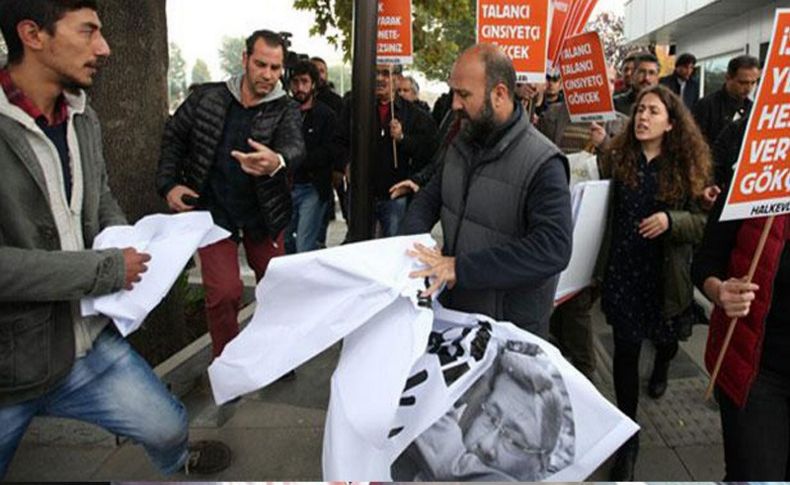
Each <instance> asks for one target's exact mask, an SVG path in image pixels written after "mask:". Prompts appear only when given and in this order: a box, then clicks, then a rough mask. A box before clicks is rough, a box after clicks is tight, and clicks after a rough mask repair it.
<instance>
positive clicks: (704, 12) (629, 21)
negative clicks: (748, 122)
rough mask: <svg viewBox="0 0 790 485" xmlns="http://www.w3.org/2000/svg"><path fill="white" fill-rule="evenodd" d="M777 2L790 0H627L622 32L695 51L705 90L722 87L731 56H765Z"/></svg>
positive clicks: (636, 40)
mask: <svg viewBox="0 0 790 485" xmlns="http://www.w3.org/2000/svg"><path fill="white" fill-rule="evenodd" d="M777 8H790V0H626V3H625V37H626V39H627V40H628V42H629V43H630V44H633V45H645V44H651V43H652V44H659V45H670V46H673V47H674V52H675V53H677V54H681V53H683V52H690V53H692V54H694V55H695V56H696V57H697V59H698V62H697V66H698V71H699V79H700V84H701V86H702V90H701V91H702V95H706V94H709V93H711V92H713V91H715V90H717V89H719V88H720V87H721V85H722V83H723V82H724V74H725V73H726V71H727V62H728V61H729V60H730V59H731V58H732V57H734V56H737V55H740V54H750V55H753V56H755V57H757V58H759V59H760V61H764V60H765V55H766V53H767V51H768V42H769V40H770V38H771V29H772V28H773V20H774V11H775V10H776V9H777Z"/></svg>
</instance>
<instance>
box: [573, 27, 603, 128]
mask: <svg viewBox="0 0 790 485" xmlns="http://www.w3.org/2000/svg"><path fill="white" fill-rule="evenodd" d="M560 74H561V75H562V88H563V90H564V91H565V106H567V108H568V113H570V115H571V121H572V122H574V123H578V122H582V121H607V120H613V119H614V118H615V116H616V115H615V113H614V104H613V103H612V92H611V90H610V89H609V80H608V78H607V76H606V59H604V55H603V45H602V44H601V38H600V37H599V36H598V33H597V32H586V33H584V34H580V35H576V36H573V37H570V38H568V39H565V42H564V43H563V45H562V50H561V51H560Z"/></svg>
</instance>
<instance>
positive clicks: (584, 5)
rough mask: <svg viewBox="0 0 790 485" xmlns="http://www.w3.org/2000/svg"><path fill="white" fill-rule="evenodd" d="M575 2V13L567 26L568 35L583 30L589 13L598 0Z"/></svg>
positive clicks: (579, 0) (588, 18) (579, 32)
mask: <svg viewBox="0 0 790 485" xmlns="http://www.w3.org/2000/svg"><path fill="white" fill-rule="evenodd" d="M577 4H578V7H577V8H578V10H577V14H576V16H575V17H574V18H573V21H572V23H571V24H570V26H569V27H570V30H568V34H570V35H576V34H581V33H582V32H584V26H585V25H587V21H588V20H590V15H592V12H593V10H595V6H596V5H597V4H598V0H577Z"/></svg>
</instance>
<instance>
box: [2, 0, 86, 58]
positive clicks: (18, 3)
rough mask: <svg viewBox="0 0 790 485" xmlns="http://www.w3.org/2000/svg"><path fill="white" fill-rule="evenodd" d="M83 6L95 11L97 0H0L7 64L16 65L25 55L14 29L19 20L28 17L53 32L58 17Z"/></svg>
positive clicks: (60, 17)
mask: <svg viewBox="0 0 790 485" xmlns="http://www.w3.org/2000/svg"><path fill="white" fill-rule="evenodd" d="M82 8H89V9H91V10H98V6H97V4H96V0H0V32H2V33H3V38H4V39H5V43H6V46H7V47H8V64H9V65H11V64H18V63H19V62H21V61H22V58H23V57H24V56H25V49H24V46H23V45H22V39H20V38H19V34H17V31H16V27H17V25H19V22H22V21H24V20H30V21H32V22H35V24H36V25H38V27H39V28H40V29H42V30H44V31H46V32H48V33H49V34H54V33H55V24H56V23H57V22H58V20H60V19H62V18H63V16H64V15H66V13H68V12H72V11H74V10H80V9H82Z"/></svg>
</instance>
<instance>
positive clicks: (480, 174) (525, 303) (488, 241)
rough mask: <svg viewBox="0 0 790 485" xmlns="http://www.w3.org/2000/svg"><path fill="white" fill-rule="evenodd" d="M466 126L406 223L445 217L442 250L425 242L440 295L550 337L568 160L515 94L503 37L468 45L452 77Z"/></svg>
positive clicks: (423, 257)
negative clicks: (501, 46)
mask: <svg viewBox="0 0 790 485" xmlns="http://www.w3.org/2000/svg"><path fill="white" fill-rule="evenodd" d="M450 86H451V87H452V89H453V110H454V111H455V112H456V113H457V115H458V116H459V117H460V118H461V119H462V120H463V122H462V127H461V131H460V133H459V134H458V135H457V136H455V137H454V138H453V139H452V141H450V143H449V145H448V147H447V148H446V150H445V151H444V152H443V154H442V160H441V162H440V171H438V172H437V173H436V174H435V175H434V176H433V177H432V178H431V181H430V182H429V183H428V185H427V186H426V187H425V188H423V189H422V190H420V191H419V192H418V193H417V195H416V196H415V198H414V201H413V202H412V204H411V206H410V208H409V211H408V213H407V215H406V219H405V220H404V222H403V227H402V228H401V232H402V233H404V234H419V233H423V232H429V231H430V230H431V228H433V226H434V224H435V223H436V222H437V221H441V224H442V230H443V235H444V244H443V247H442V249H441V250H439V249H437V248H426V247H422V246H419V245H418V246H417V247H416V248H415V250H414V252H413V255H414V256H415V257H417V258H418V259H419V260H420V261H421V262H422V263H424V264H425V265H426V266H427V269H425V270H424V271H418V272H415V273H413V274H412V276H413V277H418V278H430V279H431V280H432V284H431V286H430V288H428V289H427V290H426V291H425V292H424V295H425V296H430V295H432V294H433V293H435V292H436V291H438V290H439V288H441V287H442V286H443V285H445V284H446V285H447V287H448V289H447V290H446V291H444V292H443V293H442V296H441V301H442V304H443V305H444V306H445V307H447V308H451V309H455V310H460V311H464V312H471V313H482V314H485V315H488V316H490V317H492V318H495V319H497V320H506V321H511V322H513V323H514V324H516V325H518V326H519V327H521V328H523V329H526V330H528V331H530V332H533V333H535V334H538V335H541V336H543V337H546V336H547V334H548V323H549V315H550V314H551V311H552V308H553V306H554V305H553V303H554V293H555V291H556V286H557V281H558V278H559V273H560V271H562V270H563V269H564V268H565V266H567V264H568V261H569V260H570V254H571V233H572V224H571V206H570V191H569V189H568V177H569V169H568V161H567V159H566V158H565V156H564V155H563V154H562V153H561V152H560V151H559V149H558V148H557V147H556V146H555V145H554V144H553V143H551V142H550V141H549V140H547V139H546V137H544V136H543V135H541V134H540V133H539V132H538V131H537V129H536V128H535V127H534V126H532V124H531V123H530V122H529V120H528V119H527V115H526V114H525V111H524V109H523V107H522V106H521V104H520V103H517V102H516V100H515V96H514V90H515V88H516V73H515V70H514V69H513V63H512V62H511V61H510V59H508V58H507V56H505V54H503V53H502V51H500V50H499V49H498V48H497V47H496V46H493V45H488V44H481V45H475V46H473V47H471V48H469V49H468V50H466V51H465V52H464V53H463V54H462V55H461V57H460V58H459V59H458V60H457V61H456V63H455V66H454V67H453V71H452V75H451V76H450Z"/></svg>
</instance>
